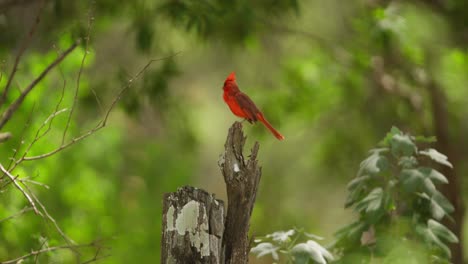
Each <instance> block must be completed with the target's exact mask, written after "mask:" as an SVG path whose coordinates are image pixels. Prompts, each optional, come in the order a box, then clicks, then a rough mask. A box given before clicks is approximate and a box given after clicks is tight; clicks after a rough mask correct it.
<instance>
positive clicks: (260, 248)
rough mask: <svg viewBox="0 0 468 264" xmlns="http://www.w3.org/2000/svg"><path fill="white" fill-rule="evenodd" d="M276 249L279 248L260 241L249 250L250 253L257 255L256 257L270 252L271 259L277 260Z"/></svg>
mask: <svg viewBox="0 0 468 264" xmlns="http://www.w3.org/2000/svg"><path fill="white" fill-rule="evenodd" d="M278 249H279V247H276V246H274V245H273V244H271V243H268V242H264V243H260V244H258V245H256V246H255V247H253V248H252V249H251V250H250V252H251V253H252V254H255V255H257V258H261V257H263V256H266V255H270V254H271V256H272V257H273V259H274V260H276V261H278V260H279V256H278V252H277V251H278Z"/></svg>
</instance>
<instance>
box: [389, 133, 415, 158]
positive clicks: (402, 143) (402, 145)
mask: <svg viewBox="0 0 468 264" xmlns="http://www.w3.org/2000/svg"><path fill="white" fill-rule="evenodd" d="M390 148H391V151H392V154H393V155H395V156H397V157H400V156H411V155H413V154H414V153H415V152H416V151H417V148H416V145H415V144H414V142H413V141H412V140H411V138H410V136H408V135H402V134H396V135H394V136H393V137H392V140H391V141H390Z"/></svg>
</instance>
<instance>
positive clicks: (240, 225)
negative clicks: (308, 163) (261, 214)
mask: <svg viewBox="0 0 468 264" xmlns="http://www.w3.org/2000/svg"><path fill="white" fill-rule="evenodd" d="M245 140H246V137H244V134H243V133H242V124H241V123H239V122H236V123H234V124H233V125H232V126H231V128H230V129H229V134H228V137H227V140H226V143H225V145H224V147H225V152H224V154H223V156H222V157H221V160H220V162H219V166H220V168H221V171H222V173H223V176H224V181H225V182H226V189H227V196H228V210H227V216H226V227H225V230H224V238H223V247H224V254H225V256H224V257H225V263H227V264H243V263H247V262H248V255H249V251H250V240H249V238H248V232H249V227H250V216H251V214H252V210H253V206H254V203H255V197H256V194H257V190H258V185H259V182H260V177H261V175H262V171H261V167H260V166H258V164H257V160H256V158H257V153H258V149H259V144H258V142H255V144H254V147H253V149H252V152H251V154H250V158H249V159H248V160H247V162H246V161H245V158H244V156H243V154H242V153H243V148H244V144H245Z"/></svg>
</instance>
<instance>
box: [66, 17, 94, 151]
mask: <svg viewBox="0 0 468 264" xmlns="http://www.w3.org/2000/svg"><path fill="white" fill-rule="evenodd" d="M92 21H93V20H92V19H91V11H90V12H89V13H88V34H87V36H86V43H85V50H84V55H83V58H82V59H81V65H80V69H79V71H78V77H77V78H76V88H75V95H74V96H73V103H72V106H71V108H70V114H68V120H67V124H66V125H65V129H64V131H63V135H62V145H63V144H64V143H65V139H66V136H67V132H68V128H69V127H70V121H71V118H72V116H73V112H74V111H75V107H76V103H77V102H78V93H79V91H80V80H81V74H82V73H83V68H84V63H85V61H86V57H87V56H88V50H89V39H90V35H91V28H92V25H93V22H92Z"/></svg>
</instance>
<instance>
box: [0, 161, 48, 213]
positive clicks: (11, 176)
mask: <svg viewBox="0 0 468 264" xmlns="http://www.w3.org/2000/svg"><path fill="white" fill-rule="evenodd" d="M0 170H1V171H2V172H3V173H4V174H6V175H7V176H8V178H10V180H11V181H12V182H13V184H14V185H15V187H16V189H18V190H19V191H20V192H21V193H22V194H23V195H24V197H26V199H27V200H28V202H29V204H30V205H31V207H32V208H33V210H34V212H35V213H36V214H38V215H42V214H41V212H39V210H37V208H36V204H35V203H34V201H33V199H32V198H31V196H30V195H29V194H28V193H27V192H26V191H25V190H24V189H23V187H21V185H19V184H18V182H17V181H16V178H15V176H13V175H11V173H10V172H9V171H8V170H6V169H5V167H3V165H2V164H0Z"/></svg>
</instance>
